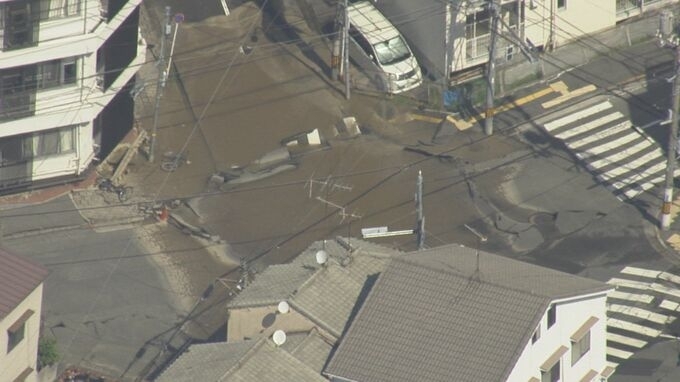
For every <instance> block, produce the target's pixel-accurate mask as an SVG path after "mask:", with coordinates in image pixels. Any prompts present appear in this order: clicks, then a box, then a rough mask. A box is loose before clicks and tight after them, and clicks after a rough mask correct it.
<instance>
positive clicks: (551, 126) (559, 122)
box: [545, 101, 613, 131]
mask: <svg viewBox="0 0 680 382" xmlns="http://www.w3.org/2000/svg"><path fill="white" fill-rule="evenodd" d="M612 107H613V105H612V104H611V102H609V101H605V102H602V103H600V104H598V105H595V106H591V107H589V108H587V109H583V110H581V111H578V112H576V113H573V114H569V115H568V116H566V117H562V118H560V119H556V120H554V121H552V122H549V123H546V124H545V128H546V130H548V131H551V130H555V129H559V128H560V127H562V126H566V125H568V124H570V123H574V122H576V121H578V120H579V119H583V118H587V117H589V116H591V115H593V114H595V113H599V112H601V111H603V110H607V109H610V108H612Z"/></svg>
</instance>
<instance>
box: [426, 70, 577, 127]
mask: <svg viewBox="0 0 680 382" xmlns="http://www.w3.org/2000/svg"><path fill="white" fill-rule="evenodd" d="M560 82H561V81H560ZM565 86H566V85H565ZM554 91H555V89H553V88H552V87H547V88H545V89H541V90H538V91H536V92H533V93H531V94H528V95H526V96H524V97H520V98H518V99H516V100H514V101H512V102H508V103H506V104H503V105H499V106H498V107H496V108H494V109H493V112H494V114H498V113H501V112H504V111H508V110H512V109H514V108H517V107H519V106H522V105H524V104H527V103H529V102H533V101H535V100H537V99H538V98H541V97H544V96H546V95H548V94H550V93H553V92H554ZM414 115H417V114H414ZM446 118H447V119H448V120H449V122H451V123H452V124H453V125H454V126H456V128H457V129H458V130H461V131H463V130H467V129H469V128H470V127H472V126H473V125H474V123H475V122H477V121H483V120H484V118H486V113H485V112H484V113H479V114H477V115H474V116H472V117H471V118H468V119H467V120H465V119H456V118H454V117H453V116H451V115H449V116H448V117H446ZM427 122H432V123H439V122H441V120H439V121H437V122H434V121H431V120H427Z"/></svg>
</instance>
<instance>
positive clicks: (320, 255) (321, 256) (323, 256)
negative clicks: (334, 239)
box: [316, 249, 328, 265]
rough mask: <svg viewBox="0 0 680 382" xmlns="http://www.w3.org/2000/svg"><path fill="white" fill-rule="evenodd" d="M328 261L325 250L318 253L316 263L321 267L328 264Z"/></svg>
mask: <svg viewBox="0 0 680 382" xmlns="http://www.w3.org/2000/svg"><path fill="white" fill-rule="evenodd" d="M327 261H328V252H326V251H324V250H323V249H321V250H319V252H317V253H316V263H317V264H319V265H323V264H326V262H327Z"/></svg>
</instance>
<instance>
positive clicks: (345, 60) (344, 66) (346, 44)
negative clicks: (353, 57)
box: [342, 0, 349, 100]
mask: <svg viewBox="0 0 680 382" xmlns="http://www.w3.org/2000/svg"><path fill="white" fill-rule="evenodd" d="M342 33H343V41H344V42H343V44H344V46H343V48H344V49H343V52H342V54H343V56H342V59H343V63H342V72H343V78H344V80H345V98H346V99H347V100H349V2H348V0H345V17H344V22H343V25H342Z"/></svg>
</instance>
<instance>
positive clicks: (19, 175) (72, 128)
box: [0, 0, 145, 193]
mask: <svg viewBox="0 0 680 382" xmlns="http://www.w3.org/2000/svg"><path fill="white" fill-rule="evenodd" d="M141 1H142V0H0V41H1V43H0V193H8V192H13V191H16V190H21V189H25V188H28V187H38V186H40V185H48V184H52V183H54V182H67V181H69V180H75V179H77V178H78V177H79V176H81V175H82V174H83V172H84V171H85V170H86V169H87V168H88V167H89V166H90V165H91V164H92V163H93V161H94V160H95V159H96V158H97V157H100V156H103V155H105V154H107V153H108V152H109V151H111V150H112V148H113V147H115V145H116V143H117V142H119V141H120V139H121V138H122V137H123V136H124V135H125V134H126V133H127V132H128V131H129V130H130V129H131V128H132V126H133V122H134V115H133V111H134V110H133V108H134V103H133V99H132V97H131V95H130V90H131V87H132V86H133V85H134V78H135V74H136V72H137V69H138V68H139V66H140V65H141V64H142V63H143V62H144V60H145V43H144V40H143V39H142V37H141V36H140V34H139V26H138V25H139V5H140V3H141Z"/></svg>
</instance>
